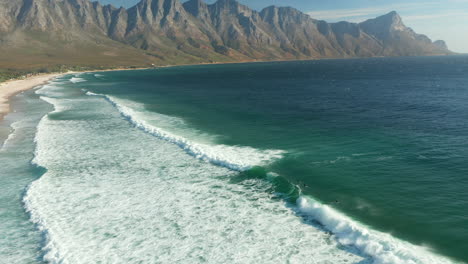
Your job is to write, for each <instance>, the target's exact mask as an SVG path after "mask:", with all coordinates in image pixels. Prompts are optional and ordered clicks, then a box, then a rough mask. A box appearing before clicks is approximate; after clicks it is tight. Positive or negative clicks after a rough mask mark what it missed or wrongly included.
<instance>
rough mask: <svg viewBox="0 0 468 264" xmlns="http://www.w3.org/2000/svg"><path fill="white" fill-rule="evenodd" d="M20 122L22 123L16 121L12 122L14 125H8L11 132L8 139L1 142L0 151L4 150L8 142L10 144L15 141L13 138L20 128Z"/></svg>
mask: <svg viewBox="0 0 468 264" xmlns="http://www.w3.org/2000/svg"><path fill="white" fill-rule="evenodd" d="M21 122H22V121H16V122H14V123H12V124H11V125H10V127H11V129H12V131H11V133H10V134H9V135H8V137H7V138H6V139H5V141H4V142H3V144H2V147H1V148H0V151H1V150H4V149H5V148H7V147H8V145H9V144H10V142H11V141H12V140H13V139H15V137H16V131H17V129H18V128H19V127H21V125H20V123H21Z"/></svg>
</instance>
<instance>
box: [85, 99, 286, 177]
mask: <svg viewBox="0 0 468 264" xmlns="http://www.w3.org/2000/svg"><path fill="white" fill-rule="evenodd" d="M86 94H87V95H90V96H101V97H103V98H105V99H106V100H107V101H109V102H110V103H111V104H112V105H114V106H115V107H116V108H117V109H118V111H119V112H120V113H121V115H122V116H124V117H125V118H127V119H128V120H129V121H130V122H131V123H132V124H133V125H135V126H136V127H138V128H140V129H142V130H144V131H146V132H147V133H150V134H152V135H154V136H156V137H158V138H160V139H163V140H165V141H168V142H171V143H173V144H175V145H178V146H179V147H180V148H182V149H183V150H184V151H185V152H187V153H188V154H190V155H192V156H194V157H196V158H197V159H201V160H203V161H206V162H210V163H212V164H215V165H218V166H223V167H226V168H229V169H231V170H235V171H245V170H249V169H251V168H252V167H254V166H260V165H265V164H267V163H269V162H271V161H273V160H275V159H279V158H281V157H282V155H283V154H284V151H282V150H265V151H260V150H258V149H255V148H251V147H238V146H227V145H208V144H201V143H196V142H192V141H190V140H187V139H186V138H184V137H181V136H178V135H174V134H172V133H169V132H167V131H165V130H163V129H161V128H158V127H155V126H153V125H150V124H149V123H148V122H147V121H146V120H144V119H143V118H141V113H139V112H138V111H136V110H134V109H132V108H130V107H128V106H125V105H123V104H122V103H121V101H119V99H117V98H114V97H112V96H108V95H103V94H96V93H92V92H87V93H86Z"/></svg>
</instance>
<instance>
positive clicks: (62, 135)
mask: <svg viewBox="0 0 468 264" xmlns="http://www.w3.org/2000/svg"><path fill="white" fill-rule="evenodd" d="M46 89H47V88H46ZM65 97H67V98H66V99H65V100H63V99H58V98H54V99H52V98H48V99H47V100H48V102H50V103H53V104H54V106H55V108H56V111H55V112H54V113H52V114H50V115H49V116H46V117H44V118H43V119H42V121H41V122H40V124H39V126H38V132H37V135H36V142H37V149H36V157H35V159H34V162H35V163H36V164H38V165H40V166H43V167H44V168H47V172H46V173H45V174H44V175H43V176H42V177H41V178H40V179H39V180H37V181H35V182H34V183H32V184H31V185H30V186H29V188H28V191H27V193H26V195H25V197H24V203H25V206H26V208H27V210H28V212H29V213H30V215H31V219H32V221H33V222H34V223H36V224H37V225H38V227H39V228H40V230H41V231H42V232H43V233H44V235H45V237H46V244H44V245H43V250H44V252H45V255H44V259H45V260H46V261H48V262H50V263H202V262H203V263H288V262H289V263H323V264H324V263H357V262H359V261H361V260H363V258H362V257H361V256H358V255H356V254H354V253H351V252H348V251H346V250H343V249H340V246H339V245H338V244H337V243H336V242H335V241H334V240H333V238H332V237H330V235H329V234H327V233H326V232H323V231H322V230H320V229H316V228H314V227H312V226H310V225H307V224H304V223H303V222H302V219H300V218H298V217H297V216H296V215H295V214H294V212H293V211H291V210H290V209H288V208H287V207H286V206H285V205H284V203H283V202H282V201H281V200H277V199H273V197H274V195H273V194H272V193H271V192H270V191H269V190H270V188H271V185H270V184H269V183H268V182H265V181H262V180H257V179H250V180H245V181H242V182H240V183H234V182H232V183H231V180H232V179H235V178H236V176H237V173H236V172H233V171H231V170H228V169H226V168H224V167H220V166H214V165H212V164H210V163H207V162H204V161H202V160H199V159H196V158H194V157H192V156H190V155H187V154H186V153H185V152H184V151H182V150H181V149H180V148H179V146H178V145H176V144H173V143H170V142H167V141H165V140H161V139H160V138H158V137H155V136H153V135H151V134H148V133H146V132H144V131H142V130H141V129H138V128H135V127H133V126H132V125H130V123H129V122H127V120H125V119H123V118H122V117H121V115H120V114H119V113H118V112H117V111H115V108H114V107H113V106H112V105H111V104H109V103H107V102H106V101H104V100H102V98H101V97H88V96H80V97H76V98H71V97H70V96H65ZM61 109H66V110H65V111H62V110H61ZM70 109H71V110H72V111H69V110H70ZM77 113H79V114H81V115H82V117H83V118H78V116H77ZM67 116H70V117H73V118H67ZM91 117H92V118H91ZM245 153H247V155H249V153H250V152H245ZM252 153H253V154H252V155H253V158H255V155H257V152H252Z"/></svg>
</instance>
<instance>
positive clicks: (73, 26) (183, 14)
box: [0, 0, 452, 68]
mask: <svg viewBox="0 0 468 264" xmlns="http://www.w3.org/2000/svg"><path fill="white" fill-rule="evenodd" d="M1 54H3V55H1ZM25 54H26V55H28V56H27V58H22V57H24V55H25ZM447 54H452V52H450V51H449V50H448V48H447V45H446V44H445V42H443V41H441V40H437V41H435V42H432V41H431V40H430V39H429V38H428V37H427V36H425V35H420V34H417V33H415V32H414V31H413V30H412V29H411V28H409V27H406V26H405V25H404V23H403V21H402V19H401V17H400V16H399V15H398V14H397V13H396V12H395V11H393V12H390V13H388V14H386V15H383V16H380V17H377V18H374V19H369V20H367V21H364V22H362V23H350V22H338V23H328V22H326V21H323V20H316V19H313V18H311V17H310V16H309V15H307V14H305V13H303V12H301V11H299V10H297V9H295V8H292V7H277V6H269V7H266V8H264V9H262V10H261V11H256V10H253V9H251V8H249V7H248V6H245V5H243V4H240V3H239V2H237V1H236V0H218V1H217V2H215V3H213V4H207V3H205V2H204V1H202V0H190V1H187V2H185V3H181V2H180V1H179V0H141V1H140V2H139V3H137V4H136V5H134V6H133V7H130V8H128V9H125V8H122V7H121V8H117V7H114V6H112V5H101V4H99V3H98V2H90V1H88V0H17V1H9V0H0V61H2V62H3V63H2V62H0V68H34V67H42V66H52V65H83V66H101V67H109V66H123V65H151V64H155V65H166V64H190V63H200V62H207V63H213V62H236V61H256V60H262V61H269V60H292V59H298V60H300V59H321V58H354V57H377V56H378V57H381V56H421V55H447ZM14 57H16V61H15V59H14ZM26 61H27V63H26Z"/></svg>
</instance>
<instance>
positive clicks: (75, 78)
mask: <svg viewBox="0 0 468 264" xmlns="http://www.w3.org/2000/svg"><path fill="white" fill-rule="evenodd" d="M70 82H72V83H80V82H86V80H85V79H83V78H79V77H72V78H71V79H70Z"/></svg>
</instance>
